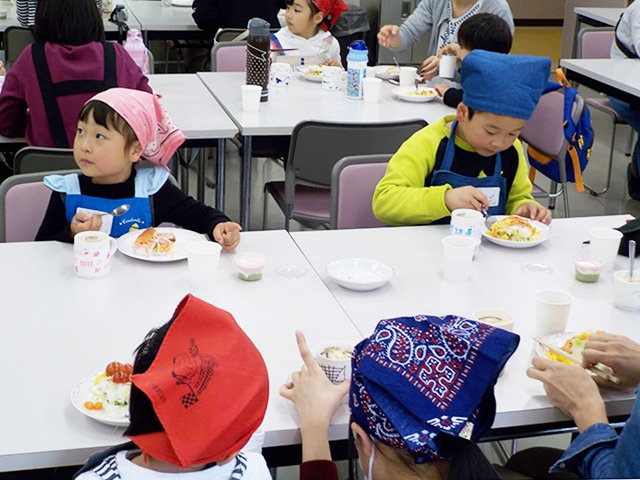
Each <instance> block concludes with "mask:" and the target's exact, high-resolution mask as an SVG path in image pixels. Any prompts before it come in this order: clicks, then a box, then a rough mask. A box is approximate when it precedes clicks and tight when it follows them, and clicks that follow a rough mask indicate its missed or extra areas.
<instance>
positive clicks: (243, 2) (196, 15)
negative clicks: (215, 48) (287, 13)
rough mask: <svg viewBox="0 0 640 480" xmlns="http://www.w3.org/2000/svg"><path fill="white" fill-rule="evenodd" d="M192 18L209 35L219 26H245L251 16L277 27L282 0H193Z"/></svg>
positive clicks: (282, 5) (283, 6) (284, 6)
mask: <svg viewBox="0 0 640 480" xmlns="http://www.w3.org/2000/svg"><path fill="white" fill-rule="evenodd" d="M192 8H193V13H192V16H193V19H194V21H195V22H196V24H197V25H198V27H199V28H201V29H202V30H204V31H205V32H207V33H208V34H209V35H211V37H213V36H214V35H215V33H216V32H217V31H218V29H219V28H247V23H248V22H249V20H251V19H252V18H253V17H260V18H263V19H264V20H266V21H267V22H269V23H270V24H271V28H279V27H280V22H279V21H278V11H279V10H280V9H281V8H286V4H285V2H284V0H231V1H229V0H194V2H193V6H192Z"/></svg>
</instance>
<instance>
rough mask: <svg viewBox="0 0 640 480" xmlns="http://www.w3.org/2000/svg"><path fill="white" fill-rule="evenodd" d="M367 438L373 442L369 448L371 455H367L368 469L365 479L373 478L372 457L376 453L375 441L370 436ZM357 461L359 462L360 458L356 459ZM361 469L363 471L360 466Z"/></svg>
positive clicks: (370, 479) (371, 479)
mask: <svg viewBox="0 0 640 480" xmlns="http://www.w3.org/2000/svg"><path fill="white" fill-rule="evenodd" d="M369 438H370V439H371V441H372V442H373V448H372V449H371V456H370V457H369V470H368V473H367V478H366V479H365V480H373V458H374V457H375V455H376V441H375V440H374V439H373V438H371V437H369ZM358 462H360V459H358ZM360 468H362V462H360ZM362 470H363V471H364V468H362Z"/></svg>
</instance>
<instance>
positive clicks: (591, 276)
mask: <svg viewBox="0 0 640 480" xmlns="http://www.w3.org/2000/svg"><path fill="white" fill-rule="evenodd" d="M573 266H574V267H575V272H576V280H578V281H580V282H585V283H595V282H597V281H598V279H599V278H600V272H601V271H602V269H603V268H604V261H603V260H601V259H599V258H597V257H593V256H591V255H588V254H585V253H580V254H578V255H576V256H574V257H573Z"/></svg>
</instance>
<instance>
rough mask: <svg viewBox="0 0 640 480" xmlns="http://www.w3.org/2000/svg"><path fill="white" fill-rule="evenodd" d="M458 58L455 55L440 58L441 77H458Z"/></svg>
mask: <svg viewBox="0 0 640 480" xmlns="http://www.w3.org/2000/svg"><path fill="white" fill-rule="evenodd" d="M457 60H458V59H457V58H456V57H455V56H454V55H443V56H442V58H440V76H441V77H443V78H453V77H454V76H455V75H456V67H457V65H456V62H457Z"/></svg>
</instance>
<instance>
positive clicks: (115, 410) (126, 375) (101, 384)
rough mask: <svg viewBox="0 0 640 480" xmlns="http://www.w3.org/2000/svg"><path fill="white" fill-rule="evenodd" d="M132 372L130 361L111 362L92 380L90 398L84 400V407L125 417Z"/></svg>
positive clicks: (114, 416)
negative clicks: (123, 362)
mask: <svg viewBox="0 0 640 480" xmlns="http://www.w3.org/2000/svg"><path fill="white" fill-rule="evenodd" d="M132 372H133V366H132V365H131V364H130V363H125V364H122V363H120V362H111V363H110V364H109V365H107V368H106V369H105V371H104V373H101V374H100V375H98V376H97V377H96V379H95V380H94V385H93V389H92V390H91V398H90V399H89V401H87V402H84V408H86V409H87V410H103V411H104V412H105V413H106V415H107V416H108V417H110V418H127V417H128V416H129V394H130V392H131V373H132Z"/></svg>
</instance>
